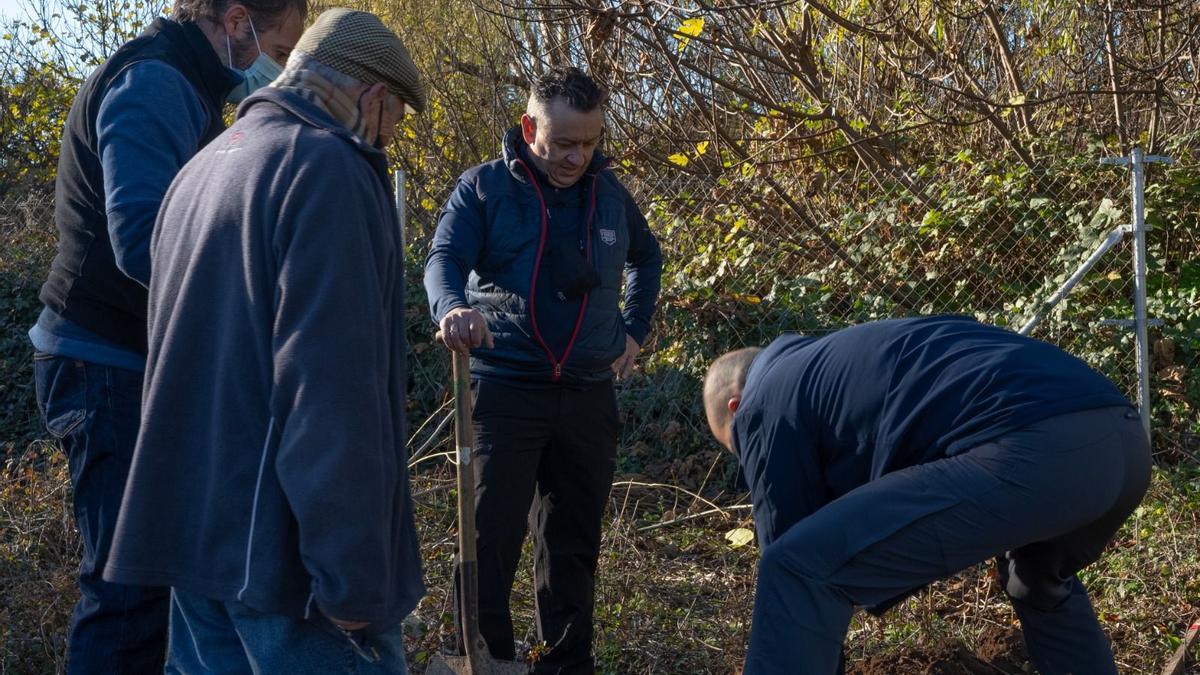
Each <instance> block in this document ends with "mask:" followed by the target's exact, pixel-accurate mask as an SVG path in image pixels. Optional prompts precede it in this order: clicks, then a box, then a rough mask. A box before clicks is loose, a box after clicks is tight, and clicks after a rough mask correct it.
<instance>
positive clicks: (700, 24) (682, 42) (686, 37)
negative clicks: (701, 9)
mask: <svg viewBox="0 0 1200 675" xmlns="http://www.w3.org/2000/svg"><path fill="white" fill-rule="evenodd" d="M703 30H704V17H702V16H697V17H695V18H692V19H688V20H687V21H684V22H683V23H681V24H679V28H677V29H675V36H676V37H677V38H679V51H683V50H684V49H686V48H687V46H688V42H691V38H694V37H696V36H697V35H699V34H700V33H701V32H702V31H703ZM681 36H683V37H681Z"/></svg>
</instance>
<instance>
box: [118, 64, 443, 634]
mask: <svg viewBox="0 0 1200 675" xmlns="http://www.w3.org/2000/svg"><path fill="white" fill-rule="evenodd" d="M238 114H239V119H238V121H237V122H236V123H235V124H234V125H233V126H232V127H231V128H230V129H229V130H228V131H227V132H225V133H224V134H222V135H221V136H219V137H218V138H217V139H216V140H215V141H213V142H212V143H211V144H209V145H208V146H207V147H206V148H205V149H204V150H202V151H201V152H200V153H199V154H197V155H196V157H195V158H193V159H192V161H190V162H188V164H187V165H186V166H185V167H184V168H183V170H182V171H181V172H180V173H179V176H178V177H177V178H176V180H175V182H174V183H173V184H172V185H171V188H170V190H169V191H168V192H167V196H166V198H165V199H164V201H163V207H162V210H161V211H160V212H159V218H158V222H157V224H156V226H155V233H154V238H153V241H152V243H151V258H152V266H151V280H150V294H149V295H150V305H149V319H150V333H149V337H150V339H149V345H150V352H149V356H148V357H147V364H146V385H145V396H144V403H143V409H142V412H143V415H142V426H141V432H140V434H139V437H138V443H137V449H136V451H135V453H134V458H133V463H132V467H131V469H130V473H129V481H128V484H127V486H126V490H125V498H124V502H123V504H122V508H121V515H120V518H119V521H118V524H117V529H116V533H115V536H114V541H113V545H112V550H111V554H110V558H109V564H108V567H107V569H106V571H105V577H106V578H107V579H109V580H112V581H116V582H120V583H129V584H145V585H169V586H175V587H177V588H181V589H183V590H186V591H189V592H191V593H194V594H197V595H202V596H205V597H208V598H213V599H217V600H225V601H234V600H236V601H240V602H242V603H244V604H246V605H248V606H249V607H251V608H253V609H256V610H258V611H261V612H266V613H273V614H284V615H291V616H306V615H309V614H311V613H312V612H314V611H316V610H318V609H320V610H322V611H324V612H326V613H328V614H331V615H333V616H336V617H338V618H343V619H348V620H360V621H370V622H372V623H374V624H376V625H378V626H383V625H386V624H389V623H394V622H397V621H399V620H400V619H401V618H403V617H404V616H405V615H406V614H407V613H408V612H409V611H410V610H411V609H412V608H413V607H414V606H415V605H416V602H417V601H418V600H419V599H420V598H421V596H422V595H424V589H423V586H422V582H421V559H420V552H419V550H418V546H417V537H416V530H415V528H414V524H413V514H412V504H411V499H410V495H409V489H408V468H407V455H406V452H405V448H404V443H405V438H406V436H405V424H404V415H405V339H404V335H405V331H404V283H403V282H404V274H403V267H402V265H403V260H404V257H403V251H402V250H401V248H400V228H399V222H398V221H397V218H396V213H395V208H394V201H393V196H392V193H391V189H390V182H389V180H388V176H387V165H386V158H385V156H384V154H383V153H382V152H381V151H379V150H376V149H375V148H373V147H371V146H370V145H368V144H366V143H364V142H362V141H361V140H360V139H358V138H357V137H355V136H354V135H353V134H352V133H351V132H350V131H349V130H347V129H346V128H345V127H343V126H342V125H340V124H338V123H337V122H336V121H335V120H334V119H333V118H332V117H331V116H330V115H329V114H328V113H327V112H325V111H324V110H323V109H322V108H320V107H318V106H317V105H316V104H314V103H310V102H309V101H307V100H305V98H303V97H302V96H301V95H300V94H298V93H296V92H294V91H290V90H286V89H275V88H271V87H268V88H265V89H262V90H259V92H257V93H255V94H254V95H252V96H251V97H250V98H248V99H247V100H246V101H245V102H244V103H243V104H242V107H241V109H240V110H239V113H238Z"/></svg>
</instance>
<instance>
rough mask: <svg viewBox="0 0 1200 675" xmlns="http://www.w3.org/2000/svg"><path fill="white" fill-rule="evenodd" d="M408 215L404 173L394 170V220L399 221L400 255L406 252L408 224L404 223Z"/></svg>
mask: <svg viewBox="0 0 1200 675" xmlns="http://www.w3.org/2000/svg"><path fill="white" fill-rule="evenodd" d="M406 215H408V213H407V209H406V208H405V206H404V172H403V171H401V170H400V169H396V218H397V220H399V221H400V255H401V256H404V255H405V251H407V250H408V227H407V226H408V223H406V222H404V218H405V216H406Z"/></svg>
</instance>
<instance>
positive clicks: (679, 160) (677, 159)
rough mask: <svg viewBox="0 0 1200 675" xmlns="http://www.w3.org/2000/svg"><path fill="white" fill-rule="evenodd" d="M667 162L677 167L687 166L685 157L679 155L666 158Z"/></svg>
mask: <svg viewBox="0 0 1200 675" xmlns="http://www.w3.org/2000/svg"><path fill="white" fill-rule="evenodd" d="M667 160H668V161H669V162H671V163H672V164H678V165H679V166H687V165H688V158H687V155H681V154H679V153H675V154H674V155H671V156H670V157H668V158H667Z"/></svg>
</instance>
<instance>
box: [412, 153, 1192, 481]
mask: <svg viewBox="0 0 1200 675" xmlns="http://www.w3.org/2000/svg"><path fill="white" fill-rule="evenodd" d="M1100 160H1101V154H1100V153H1096V154H1094V155H1092V156H1079V155H1073V156H1068V157H1066V158H1065V159H1062V160H1058V161H1054V162H1052V163H1048V165H1047V168H1046V169H1044V170H1042V171H1030V170H1027V169H1024V168H1023V167H1014V166H1011V165H1006V164H1003V163H997V162H994V161H983V160H981V159H980V158H976V157H973V156H972V155H971V154H970V153H969V152H967V153H959V155H957V156H955V157H953V158H948V159H947V160H946V161H940V162H930V163H928V164H925V165H922V166H920V167H916V168H913V169H910V170H906V171H899V170H897V171H894V172H887V173H874V174H871V173H867V172H864V171H861V170H857V169H855V168H854V166H853V162H852V161H846V162H845V164H846V165H847V166H848V167H849V168H845V169H839V168H837V166H838V163H837V158H830V159H829V160H828V163H829V166H830V170H828V171H826V172H823V173H820V174H815V175H804V176H800V175H795V176H788V177H787V178H780V177H779V176H781V175H783V176H787V174H786V172H779V171H773V172H771V173H764V172H763V170H762V167H761V165H750V164H747V165H744V166H745V168H743V167H738V166H734V167H728V168H723V169H722V170H720V171H713V172H705V171H701V170H686V168H685V167H680V166H677V165H667V164H663V165H658V166H654V165H651V166H627V167H624V168H622V169H620V170H619V172H620V173H621V175H622V178H623V181H624V183H625V185H626V186H627V187H628V188H629V189H630V191H631V193H632V194H633V195H634V197H635V199H636V200H637V201H638V203H639V205H640V206H641V208H642V210H643V212H644V213H646V215H647V218H648V219H649V221H650V224H651V227H652V229H653V230H654V232H655V233H656V234H657V235H658V237H659V240H660V242H661V244H662V246H663V251H664V258H665V260H666V269H665V270H664V276H663V293H662V299H661V301H660V309H659V312H658V316H657V319H656V325H655V329H654V331H653V333H652V334H651V336H650V339H649V342H648V344H647V345H646V348H645V351H644V358H643V360H642V366H643V375H641V376H640V377H638V378H636V379H635V380H634V381H633V382H631V383H627V384H626V385H625V386H624V389H623V391H622V396H623V399H624V401H623V403H624V405H623V406H622V408H623V410H624V411H625V416H626V424H625V442H624V443H623V447H624V448H625V449H626V450H627V451H628V454H627V455H626V457H625V461H626V462H627V466H626V468H628V469H630V470H634V471H637V470H639V469H642V468H645V467H644V465H643V463H642V462H640V461H639V457H641V456H643V455H645V456H655V457H657V459H658V461H657V465H656V466H655V467H654V468H655V469H657V470H662V469H663V468H664V467H663V462H666V463H667V468H668V471H669V473H670V474H671V475H672V476H673V477H674V478H676V479H677V480H679V482H680V484H682V485H684V486H685V487H689V488H696V487H698V485H699V484H700V483H701V482H702V481H703V479H704V478H705V477H707V476H708V473H709V472H708V471H704V470H700V469H703V468H705V467H706V464H705V462H704V461H700V462H699V466H698V463H697V461H696V460H695V459H694V458H693V457H692V454H693V453H694V452H695V451H696V450H697V448H707V447H709V445H705V443H706V433H707V432H706V426H705V423H704V419H703V417H702V413H701V410H700V407H699V400H698V397H699V378H700V376H701V375H702V373H703V370H704V368H705V367H706V366H707V364H708V362H709V361H710V359H711V358H713V357H715V356H716V355H718V354H720V353H722V352H723V351H725V350H726V349H730V348H736V347H740V346H746V345H754V344H760V345H761V344H765V343H766V342H767V341H769V340H770V339H772V338H773V337H774V336H776V335H778V334H779V333H781V332H784V331H802V332H809V333H824V332H828V331H831V330H835V329H837V328H840V327H843V326H846V325H850V324H853V323H858V322H862V321H870V320H877V319H884V318H890V317H900V316H912V315H923V314H934V313H957V314H966V315H970V316H974V317H976V318H978V319H979V320H981V321H984V322H988V323H992V324H996V325H1000V326H1005V327H1008V328H1010V329H1012V330H1018V329H1019V328H1020V327H1022V326H1023V325H1024V324H1025V323H1026V322H1028V321H1029V320H1030V319H1032V318H1033V317H1034V316H1035V315H1036V314H1038V313H1039V311H1043V312H1044V313H1045V316H1044V318H1043V319H1042V321H1041V322H1040V323H1039V324H1038V325H1037V327H1036V328H1035V329H1034V330H1033V332H1032V335H1033V336H1034V337H1037V338H1040V339H1044V340H1047V341H1049V342H1052V343H1054V344H1057V345H1059V346H1061V347H1063V348H1064V349H1066V350H1067V351H1069V352H1071V353H1073V354H1076V355H1078V356H1080V357H1081V358H1084V359H1085V360H1086V361H1088V362H1089V363H1090V364H1091V365H1093V366H1094V367H1096V368H1097V369H1099V370H1101V371H1102V372H1104V373H1105V374H1107V375H1108V376H1109V377H1110V378H1112V379H1113V380H1114V381H1115V382H1116V383H1117V384H1118V385H1119V386H1120V387H1121V389H1122V390H1123V391H1125V392H1126V393H1127V395H1128V396H1129V397H1130V399H1131V400H1135V401H1136V400H1137V382H1138V373H1137V360H1136V349H1135V344H1134V332H1133V330H1132V329H1130V328H1129V327H1127V326H1124V325H1121V324H1120V323H1118V322H1119V321H1122V320H1129V319H1131V318H1132V316H1133V297H1134V273H1133V272H1134V268H1133V261H1132V243H1131V241H1132V239H1131V238H1130V237H1126V238H1125V240H1123V241H1121V242H1120V243H1118V244H1117V245H1116V246H1114V247H1113V248H1112V249H1111V250H1109V251H1108V252H1107V253H1106V254H1105V255H1104V256H1103V257H1101V258H1100V260H1099V261H1098V262H1097V263H1096V264H1095V265H1094V267H1092V269H1091V270H1090V271H1089V272H1088V273H1087V274H1086V275H1085V276H1084V277H1083V279H1082V280H1081V281H1080V282H1079V283H1078V284H1077V285H1076V286H1075V287H1074V289H1073V290H1072V292H1071V293H1070V294H1069V295H1067V297H1066V299H1065V300H1064V301H1062V302H1060V303H1058V304H1057V305H1055V306H1054V307H1053V308H1049V309H1045V308H1044V307H1043V305H1044V303H1045V301H1046V300H1047V299H1049V298H1050V297H1051V296H1052V295H1053V294H1054V293H1055V291H1056V290H1057V289H1058V288H1059V287H1060V285H1061V284H1062V283H1063V282H1064V281H1065V280H1067V279H1068V277H1070V276H1071V275H1072V274H1073V273H1074V272H1076V270H1077V269H1078V268H1079V266H1080V264H1081V263H1083V262H1084V261H1085V260H1086V259H1087V258H1088V257H1089V256H1090V255H1091V254H1092V253H1093V252H1094V251H1095V249H1096V248H1097V246H1098V245H1099V244H1100V243H1101V242H1102V241H1103V240H1104V239H1105V237H1106V236H1108V235H1109V233H1110V232H1111V231H1112V230H1113V229H1114V228H1116V227H1118V226H1120V225H1122V224H1126V223H1129V222H1130V221H1131V211H1130V208H1131V193H1130V178H1129V170H1128V169H1126V168H1122V167H1114V166H1105V165H1102V164H1101V162H1100ZM1193 174H1194V169H1193V168H1190V167H1188V166H1185V165H1181V166H1178V167H1175V168H1171V169H1162V168H1153V169H1151V170H1150V172H1149V174H1148V181H1147V185H1148V188H1147V200H1148V202H1149V203H1148V213H1150V214H1151V217H1150V219H1151V221H1153V222H1154V223H1155V224H1156V229H1154V230H1153V231H1152V232H1151V234H1150V249H1151V281H1152V285H1151V312H1152V316H1153V313H1154V311H1155V310H1156V308H1157V309H1158V310H1160V311H1161V309H1162V308H1163V307H1162V306H1163V304H1164V303H1165V302H1166V299H1165V298H1166V296H1167V295H1168V294H1164V293H1163V292H1162V291H1164V290H1166V289H1165V287H1164V286H1165V285H1168V284H1169V283H1170V278H1169V277H1168V274H1170V273H1171V270H1178V269H1180V266H1181V265H1184V264H1186V261H1187V260H1189V259H1191V258H1194V257H1195V254H1196V253H1197V251H1196V249H1195V246H1194V241H1192V240H1191V239H1190V236H1191V235H1190V229H1191V228H1190V222H1191V221H1190V220H1186V219H1184V218H1183V215H1184V213H1185V212H1186V209H1184V210H1183V211H1179V210H1172V208H1171V207H1170V205H1161V204H1156V203H1155V199H1156V198H1168V200H1169V199H1172V198H1173V197H1169V195H1170V194H1171V191H1172V189H1173V187H1172V186H1176V185H1178V184H1181V183H1186V182H1187V181H1189V180H1191V179H1192V176H1193ZM452 188H453V185H452V184H451V185H445V186H441V187H440V188H438V189H436V190H428V191H425V190H416V191H411V190H410V203H409V204H408V209H409V210H408V214H409V220H408V222H409V228H410V229H409V240H410V247H411V250H410V255H411V257H410V264H411V265H412V267H413V268H414V269H416V270H419V269H420V266H421V263H422V262H423V260H424V255H425V253H426V252H427V250H428V239H429V237H430V236H431V234H432V232H433V230H434V228H435V227H436V219H437V206H440V204H441V203H442V202H443V201H444V199H445V197H446V195H447V194H448V193H449V191H450V190H451V189H452ZM1160 207H1161V208H1160ZM1185 239H1186V241H1183V240H1185ZM410 278H411V279H412V281H413V283H416V284H419V282H420V281H419V274H416V275H413V276H411V277H410ZM410 297H412V296H410ZM1156 298H1157V299H1156ZM420 302H422V303H423V302H424V299H423V297H422V298H420ZM1197 309H1198V308H1197V307H1196V305H1195V303H1194V302H1193V303H1192V304H1191V305H1189V306H1185V307H1178V308H1176V310H1177V311H1176V312H1175V315H1174V322H1173V323H1172V324H1171V327H1169V329H1165V328H1164V327H1161V326H1159V327H1156V328H1154V329H1152V331H1151V335H1152V339H1153V344H1154V346H1155V349H1154V351H1153V355H1154V359H1153V360H1152V368H1153V369H1154V375H1153V377H1152V381H1153V383H1154V384H1153V387H1152V389H1153V394H1154V398H1155V400H1156V402H1155V406H1156V407H1155V426H1156V429H1155V430H1156V432H1162V433H1161V434H1160V435H1159V436H1158V437H1157V438H1158V441H1159V443H1158V448H1159V451H1160V453H1164V452H1165V453H1176V452H1180V453H1184V454H1189V453H1194V450H1193V448H1194V446H1195V433H1194V432H1195V424H1196V423H1195V416H1194V414H1193V413H1192V411H1191V404H1190V402H1188V398H1189V396H1190V395H1192V394H1194V392H1188V391H1187V383H1188V382H1190V381H1191V372H1192V368H1193V366H1194V364H1193V363H1191V362H1183V363H1176V362H1175V360H1176V359H1177V358H1178V356H1177V355H1176V354H1175V353H1176V352H1178V351H1179V350H1177V349H1176V345H1175V342H1177V340H1178V337H1177V336H1175V337H1171V335H1172V334H1173V333H1174V334H1178V333H1179V332H1181V331H1183V332H1186V330H1187V328H1186V326H1187V322H1186V320H1184V321H1182V323H1181V320H1182V319H1186V318H1187V317H1190V316H1191V315H1194V314H1196V311H1195V310H1197ZM420 313H421V314H420V315H421V316H422V317H424V316H426V314H425V307H424V306H423V305H422V306H421V307H420ZM1164 331H1165V332H1164ZM427 339H428V338H427V333H425V332H421V333H419V334H418V335H417V336H416V337H415V338H414V341H415V342H416V343H417V345H418V348H419V349H426V348H427V347H423V346H422V345H424V344H425V341H426V340H427ZM1189 353H1190V352H1189ZM1187 358H1189V359H1190V358H1191V357H1190V356H1189V357H1187ZM420 370H421V368H420V366H418V371H420ZM1160 371H1161V373H1160ZM419 376H421V377H423V378H424V381H425V385H426V386H425V387H423V388H422V387H418V388H417V389H418V390H422V389H424V390H426V391H430V390H437V389H439V388H443V387H444V384H443V383H444V382H445V381H446V376H445V371H444V366H441V365H438V364H432V365H431V366H430V367H428V368H426V369H425V370H424V371H423V372H420V373H419ZM1164 397H1166V399H1164ZM434 398H435V399H438V400H443V399H439V398H438V397H436V396H434ZM1172 401H1173V403H1172ZM419 405H420V404H419ZM422 407H423V406H422ZM707 456H708V455H707V453H705V457H707Z"/></svg>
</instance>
